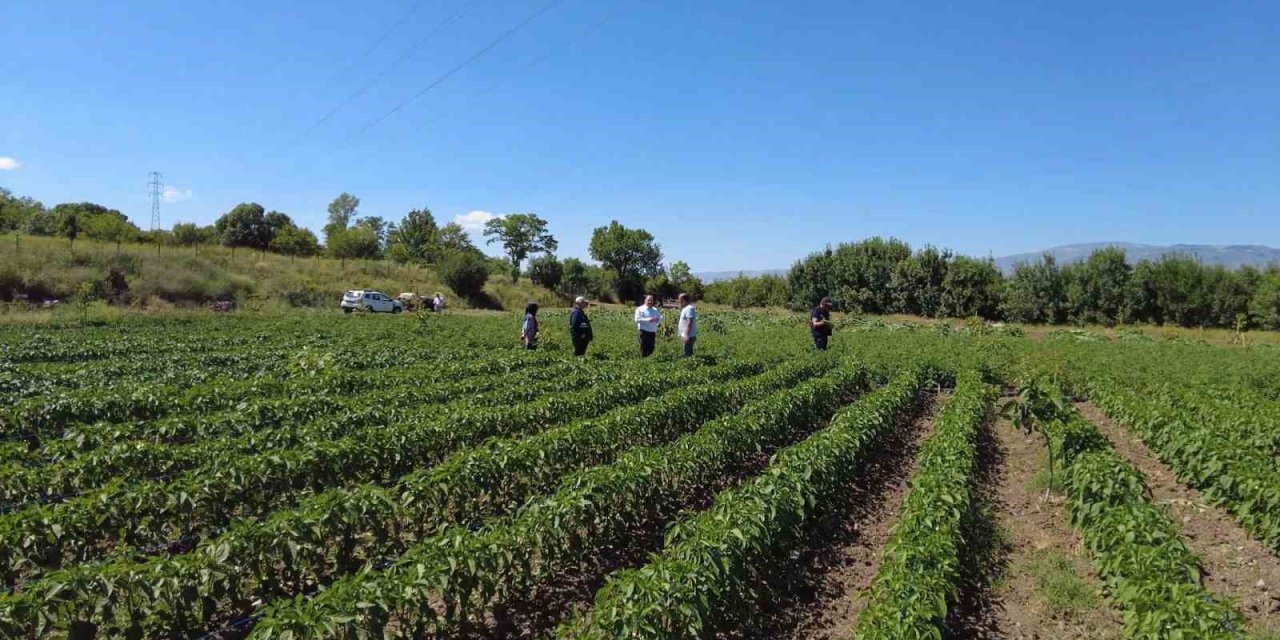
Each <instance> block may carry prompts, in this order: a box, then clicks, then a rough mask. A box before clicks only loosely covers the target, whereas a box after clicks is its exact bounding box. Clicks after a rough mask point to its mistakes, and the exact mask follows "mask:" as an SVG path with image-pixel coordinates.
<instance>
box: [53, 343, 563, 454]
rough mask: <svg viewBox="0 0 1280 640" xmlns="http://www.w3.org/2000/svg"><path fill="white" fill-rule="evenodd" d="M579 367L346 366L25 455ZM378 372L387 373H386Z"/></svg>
mask: <svg viewBox="0 0 1280 640" xmlns="http://www.w3.org/2000/svg"><path fill="white" fill-rule="evenodd" d="M582 366H583V365H581V364H574V363H563V362H560V363H555V361H554V360H550V359H548V358H546V357H542V356H531V355H528V354H527V352H518V353H513V354H504V355H502V356H501V357H490V358H486V359H483V360H478V361H475V360H464V359H458V360H455V361H452V362H442V363H438V364H435V365H433V366H430V367H422V368H414V369H411V370H408V371H405V372H398V373H395V374H391V372H382V371H368V372H345V371H344V372H341V373H336V374H333V375H324V376H317V377H316V378H315V379H307V378H303V379H295V380H294V381H292V382H291V383H290V385H289V386H288V388H287V392H286V393H282V394H280V395H278V396H267V397H257V398H255V397H252V396H246V397H245V398H244V399H242V400H241V401H240V402H238V403H237V404H235V405H234V406H233V407H231V408H229V409H225V410H222V411H216V412H180V413H177V414H176V415H170V416H167V417H165V418H161V419H158V420H147V421H135V422H122V423H96V424H87V425H86V424H81V425H71V426H68V427H66V428H65V429H64V431H63V433H62V437H61V438H60V439H56V440H51V441H47V442H45V443H43V444H42V445H41V446H40V447H39V448H38V449H36V450H35V451H32V452H31V454H30V455H31V458H33V459H35V460H39V461H52V460H62V459H67V458H74V457H77V456H78V455H81V454H83V453H85V452H89V451H94V450H96V449H98V448H99V447H103V446H109V445H111V444H114V443H126V442H131V441H147V442H155V443H174V444H179V443H185V442H192V441H198V440H205V439H213V438H221V437H227V436H237V435H241V434H244V433H248V432H252V431H254V430H256V429H257V428H258V427H260V426H261V425H267V424H269V425H278V424H288V423H298V422H300V421H305V420H309V419H315V418H319V417H322V416H324V415H329V414H332V413H335V412H344V413H351V412H358V411H373V412H375V413H374V415H377V413H376V412H377V411H378V410H379V407H382V408H383V409H384V410H385V409H390V408H393V407H394V406H401V405H403V406H412V405H414V404H420V403H425V402H445V401H448V400H450V399H452V398H453V396H452V395H450V394H452V393H459V394H461V395H464V396H465V395H468V394H471V393H478V392H480V391H483V390H486V389H492V388H496V387H497V386H501V385H502V384H509V383H510V381H509V380H505V379H503V377H504V376H508V375H509V374H512V373H515V372H519V371H522V370H527V369H529V368H532V367H548V368H550V370H551V372H553V373H557V374H558V373H560V372H562V371H575V370H577V369H579V368H581V367H582ZM546 370H547V369H541V371H546ZM384 374H391V375H385V377H384ZM171 413H172V412H171Z"/></svg>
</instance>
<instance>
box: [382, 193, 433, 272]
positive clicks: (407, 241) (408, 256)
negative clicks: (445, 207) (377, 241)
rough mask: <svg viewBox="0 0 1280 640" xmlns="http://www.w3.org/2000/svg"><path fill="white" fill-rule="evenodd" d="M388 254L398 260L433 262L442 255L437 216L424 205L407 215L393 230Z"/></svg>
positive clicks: (422, 262)
mask: <svg viewBox="0 0 1280 640" xmlns="http://www.w3.org/2000/svg"><path fill="white" fill-rule="evenodd" d="M390 245H391V246H390V247H389V248H388V250H387V254H388V256H389V257H390V258H391V259H392V260H395V261H396V262H400V263H404V262H413V263H417V264H425V263H433V262H436V261H437V260H438V259H439V255H440V230H439V228H437V227H436V219H435V216H432V215H431V210H430V209H427V208H426V207H423V208H422V209H414V210H413V211H410V212H409V213H408V214H406V215H405V217H404V219H403V220H401V221H400V224H399V225H397V226H396V228H395V230H394V231H392V232H391V236H390Z"/></svg>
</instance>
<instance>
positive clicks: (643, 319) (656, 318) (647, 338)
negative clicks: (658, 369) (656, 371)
mask: <svg viewBox="0 0 1280 640" xmlns="http://www.w3.org/2000/svg"><path fill="white" fill-rule="evenodd" d="M635 320H636V328H637V329H639V330H640V357H641V358H648V357H649V356H651V355H653V347H654V345H656V344H657V341H658V325H660V324H662V312H661V311H658V309H657V307H655V306H653V296H651V295H649V296H645V297H644V304H642V305H640V306H638V307H636V317H635Z"/></svg>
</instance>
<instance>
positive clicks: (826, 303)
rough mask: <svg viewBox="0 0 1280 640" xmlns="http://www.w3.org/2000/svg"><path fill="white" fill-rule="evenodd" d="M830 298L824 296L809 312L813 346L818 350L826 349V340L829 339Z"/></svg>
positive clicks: (831, 304)
mask: <svg viewBox="0 0 1280 640" xmlns="http://www.w3.org/2000/svg"><path fill="white" fill-rule="evenodd" d="M833 305H834V303H832V302H831V298H830V297H829V296H828V297H824V298H823V299H822V301H821V302H819V303H818V306H816V307H814V308H813V310H812V311H810V312H809V330H810V332H812V333H813V346H815V347H817V348H818V351H826V350H827V342H828V341H829V340H830V339H831V307H832V306H833Z"/></svg>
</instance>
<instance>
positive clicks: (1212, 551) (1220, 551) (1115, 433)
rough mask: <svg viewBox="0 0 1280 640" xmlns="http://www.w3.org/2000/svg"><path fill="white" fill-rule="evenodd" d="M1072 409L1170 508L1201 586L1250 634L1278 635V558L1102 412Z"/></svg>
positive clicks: (1080, 406) (1091, 408) (1084, 406)
mask: <svg viewBox="0 0 1280 640" xmlns="http://www.w3.org/2000/svg"><path fill="white" fill-rule="evenodd" d="M1076 408H1077V409H1079V411H1080V413H1081V414H1082V415H1083V416H1084V417H1085V418H1087V419H1088V420H1089V421H1090V422H1092V423H1093V424H1094V425H1096V426H1097V427H1098V430H1099V431H1101V432H1102V433H1103V435H1105V436H1107V438H1109V439H1110V440H1111V442H1112V443H1114V444H1115V447H1116V451H1117V452H1118V453H1120V455H1122V456H1124V457H1125V458H1126V459H1128V460H1129V461H1130V462H1132V463H1133V465H1134V466H1136V467H1137V468H1138V470H1140V471H1142V473H1143V474H1145V475H1146V476H1147V484H1148V485H1150V487H1151V494H1152V497H1153V499H1154V500H1155V502H1156V503H1157V504H1159V505H1162V506H1165V507H1167V508H1168V509H1169V512H1170V514H1171V516H1172V517H1173V520H1174V522H1176V523H1178V525H1179V526H1180V527H1181V528H1182V535H1183V537H1184V538H1185V539H1186V541H1187V546H1188V547H1190V548H1191V551H1192V552H1194V553H1195V554H1196V555H1197V556H1199V557H1200V560H1201V562H1202V563H1203V569H1204V583H1205V586H1207V587H1208V588H1209V589H1210V590H1211V591H1213V592H1214V593H1216V594H1219V595H1221V596H1224V597H1228V598H1233V599H1235V600H1236V602H1238V603H1239V605H1240V609H1241V610H1242V611H1243V612H1244V615H1245V617H1247V618H1248V619H1249V624H1250V626H1251V628H1252V630H1253V631H1254V632H1255V633H1258V634H1260V635H1261V634H1280V558H1277V557H1276V556H1275V555H1272V554H1271V553H1270V552H1269V551H1268V550H1267V548H1266V547H1264V546H1263V545H1262V543H1261V542H1258V541H1257V540H1255V539H1253V538H1252V537H1251V536H1250V535H1249V534H1248V532H1246V531H1245V530H1244V529H1243V528H1242V527H1241V526H1240V525H1239V524H1238V523H1237V522H1236V521H1235V519H1234V518H1232V517H1231V514H1230V513H1228V512H1227V511H1225V510H1223V509H1220V508H1218V507H1215V506H1213V505H1211V504H1209V503H1208V501H1207V500H1205V498H1204V497H1203V496H1201V495H1200V492H1199V491H1196V490H1195V489H1192V488H1190V487H1187V486H1186V485H1184V484H1182V483H1181V482H1179V481H1178V479H1177V476H1175V475H1174V474H1173V471H1172V470H1171V469H1170V468H1169V467H1168V466H1166V465H1165V464H1164V463H1163V462H1160V460H1159V459H1158V458H1156V456H1155V454H1154V453H1152V451H1151V450H1150V449H1148V448H1147V446H1146V445H1145V444H1143V443H1142V442H1141V441H1140V440H1138V439H1137V438H1136V437H1134V436H1133V435H1132V434H1130V433H1129V432H1128V431H1127V430H1126V429H1124V428H1123V427H1121V426H1120V425H1117V424H1116V423H1115V422H1113V421H1112V420H1111V419H1110V418H1108V417H1107V415H1106V414H1105V413H1103V412H1102V410H1100V409H1098V408H1097V407H1095V406H1094V405H1092V404H1089V403H1087V402H1086V403H1080V404H1077V405H1076Z"/></svg>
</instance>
